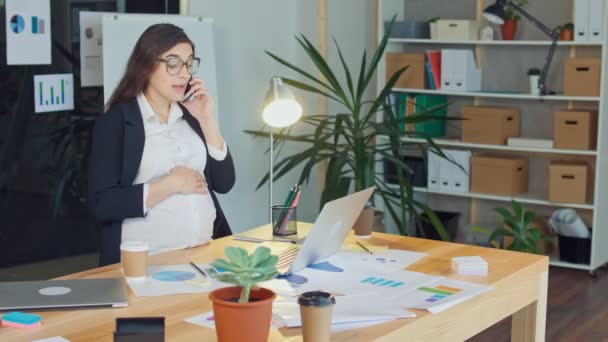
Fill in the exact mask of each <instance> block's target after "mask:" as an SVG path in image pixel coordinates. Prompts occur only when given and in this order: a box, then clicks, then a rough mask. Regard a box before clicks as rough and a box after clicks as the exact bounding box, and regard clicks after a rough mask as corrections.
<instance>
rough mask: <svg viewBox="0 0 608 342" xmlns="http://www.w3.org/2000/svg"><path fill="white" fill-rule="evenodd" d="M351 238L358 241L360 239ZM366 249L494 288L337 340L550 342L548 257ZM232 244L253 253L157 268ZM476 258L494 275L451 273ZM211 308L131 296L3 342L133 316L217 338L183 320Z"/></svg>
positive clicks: (56, 318) (85, 333) (439, 248)
mask: <svg viewBox="0 0 608 342" xmlns="http://www.w3.org/2000/svg"><path fill="white" fill-rule="evenodd" d="M298 228H299V229H301V230H306V229H309V228H310V225H309V224H304V223H300V224H299V225H298ZM252 234H253V235H257V236H259V237H269V236H270V235H271V233H270V227H269V226H264V227H260V228H258V229H257V230H256V231H254V232H252ZM348 239H349V240H351V241H352V240H353V236H352V235H351V236H349V237H348ZM367 243H369V244H377V245H388V246H390V247H391V248H399V249H407V250H411V251H417V252H426V253H428V254H429V255H428V256H427V257H425V258H424V259H422V260H420V261H419V262H418V263H416V264H413V265H411V266H410V267H409V268H408V269H409V270H412V271H417V272H424V273H427V274H433V275H442V276H448V277H450V278H455V279H462V280H467V281H472V282H477V283H481V284H487V285H491V286H493V287H494V289H493V290H491V291H488V292H486V293H484V294H482V295H480V296H477V297H475V298H473V299H471V300H468V301H465V302H463V303H461V304H459V305H456V306H455V307H453V308H451V309H448V310H446V311H444V312H442V313H440V314H437V315H432V314H429V313H427V312H426V311H424V310H413V311H415V312H416V314H417V315H418V316H417V317H416V318H411V319H401V320H395V321H391V322H388V323H386V324H381V325H376V326H373V327H368V328H364V329H359V330H354V331H346V332H342V333H339V334H335V335H334V336H333V338H332V341H371V340H375V341H378V340H380V341H392V340H399V341H450V342H452V341H462V340H465V339H467V338H469V337H472V336H474V335H475V334H477V333H478V332H480V331H483V330H484V329H486V328H488V327H490V326H492V325H493V324H494V323H497V322H499V321H500V320H502V319H504V318H506V317H509V316H512V321H513V328H512V337H511V339H512V340H513V341H544V338H545V318H546V308H547V277H548V267H549V266H548V259H547V258H546V257H544V256H537V255H532V254H523V253H514V252H508V251H504V250H497V249H488V248H481V247H474V246H467V245H460V244H454V243H445V242H438V241H431V240H423V239H415V238H408V237H401V236H395V235H387V234H377V233H374V235H373V236H372V237H371V238H370V239H369V240H368V241H367ZM227 245H239V246H243V247H250V246H252V243H251V242H241V241H234V240H232V238H230V237H228V238H224V239H220V240H216V241H213V243H211V244H208V245H205V246H201V247H197V248H193V249H190V250H185V251H175V252H167V253H163V254H160V255H155V256H153V257H152V258H151V264H153V265H161V264H183V263H187V262H188V260H189V259H192V260H194V261H197V262H210V261H212V260H213V259H215V258H216V257H219V256H223V251H224V247H226V246H227ZM469 255H480V256H482V257H483V258H484V259H486V260H487V261H488V263H489V272H490V273H489V275H488V276H487V277H480V276H457V275H454V274H453V273H452V272H451V271H450V258H451V257H454V256H469ZM119 269H120V265H119V264H116V265H110V266H106V267H102V268H97V269H93V270H90V271H86V272H81V273H77V274H73V275H69V276H66V277H63V278H62V279H78V278H103V277H117V276H120V270H119ZM209 310H211V303H210V302H209V300H208V298H207V294H206V293H204V294H185V295H173V296H163V297H140V298H138V297H135V296H134V295H133V294H132V293H131V292H129V307H127V308H121V309H95V310H79V311H47V312H38V314H40V315H42V317H43V319H42V320H43V323H42V328H39V329H35V330H33V331H21V330H15V329H12V328H0V340H1V341H4V342H6V341H30V340H32V339H38V338H46V337H51V336H63V337H65V338H67V339H69V340H70V341H73V342H76V341H110V340H112V334H113V332H114V328H115V319H116V318H117V317H132V316H165V317H166V321H165V322H166V338H167V340H168V341H195V340H199V341H202V340H204V341H207V340H215V331H213V330H211V329H207V328H202V327H199V326H195V325H192V324H189V323H186V322H184V319H185V318H188V317H192V316H195V315H198V314H201V313H203V312H207V311H209ZM235 328H238V322H235ZM270 340H271V341H284V340H287V341H298V340H301V335H300V329H281V330H279V331H274V332H271V336H270Z"/></svg>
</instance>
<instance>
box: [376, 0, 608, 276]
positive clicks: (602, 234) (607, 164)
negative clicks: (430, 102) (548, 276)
mask: <svg viewBox="0 0 608 342" xmlns="http://www.w3.org/2000/svg"><path fill="white" fill-rule="evenodd" d="M540 1H545V2H547V6H549V5H550V2H551V1H552V0H540ZM484 5H486V1H484V0H477V4H476V11H477V13H475V16H476V18H478V20H479V19H480V18H481V12H482V11H483V9H484ZM604 9H605V15H604V17H605V18H608V0H607V6H605V8H604ZM404 11H405V6H404V1H403V0H378V12H377V25H378V27H377V32H378V36H377V38H378V42H379V41H380V39H381V38H382V36H383V34H384V22H385V21H388V20H390V18H391V17H392V16H393V15H394V14H397V20H403V18H404ZM421 19H423V20H424V19H426V18H421ZM550 44H551V42H550V41H547V40H513V41H502V40H495V41H481V40H460V41H448V40H430V39H398V38H391V39H389V44H388V46H387V50H386V51H387V52H399V51H407V50H408V48H416V47H417V48H420V47H425V46H427V45H432V48H433V49H437V48H440V47H438V46H442V45H443V46H445V47H446V48H454V46H456V45H464V46H465V47H469V48H473V49H475V52H476V54H477V55H478V56H479V55H481V56H482V58H483V53H484V51H485V50H486V49H492V48H501V47H509V50H506V51H504V52H501V53H504V54H514V56H517V53H518V51H526V50H527V49H533V48H534V49H537V48H539V47H540V48H547V49H548V48H549V46H550ZM563 49H568V50H566V51H568V52H569V54H570V56H571V57H575V56H577V52H578V51H579V50H580V49H586V51H587V52H588V51H589V50H590V51H595V55H600V54H601V61H602V66H601V67H602V75H601V80H602V81H601V91H600V96H598V97H588V96H584V97H583V96H563V95H548V96H535V95H530V94H526V93H514V92H509V89H505V92H453V91H441V90H430V89H409V88H394V89H393V91H395V92H404V93H414V94H429V95H445V96H449V97H468V98H471V99H472V100H473V103H474V104H476V105H477V104H480V103H481V102H482V101H492V100H494V99H500V100H507V101H513V104H512V105H513V106H518V105H520V104H521V105H523V104H524V103H530V102H532V101H538V102H539V103H543V102H545V101H546V102H547V106H548V107H549V105H550V104H555V103H557V104H560V103H563V104H564V106H567V107H568V108H573V107H574V108H576V107H577V106H579V105H580V104H582V105H584V108H596V109H597V110H598V125H597V129H598V134H597V139H598V140H597V148H596V150H595V151H583V150H564V149H545V148H524V147H514V146H503V145H484V144H472V143H464V142H461V141H457V140H450V139H447V138H446V139H435V143H437V144H438V145H439V146H445V147H450V148H457V149H469V150H488V151H500V152H512V153H517V154H527V155H529V156H530V158H534V157H535V156H537V155H540V156H543V157H545V156H549V157H550V158H551V159H559V158H566V159H571V158H575V159H576V158H586V160H589V159H590V160H593V161H594V162H595V175H594V176H595V177H594V180H595V181H594V189H593V191H594V198H593V202H592V203H593V204H591V203H589V204H572V203H553V202H549V201H548V200H547V199H546V196H544V195H541V194H521V195H518V196H515V197H509V196H497V195H488V194H480V193H472V192H466V193H457V192H439V191H433V190H429V189H427V188H425V187H415V188H414V191H415V193H417V194H422V195H425V194H426V195H433V196H442V197H446V199H449V198H465V199H469V200H470V201H471V207H475V208H478V207H479V205H478V204H475V205H473V202H475V203H479V201H500V202H510V201H511V200H513V199H515V200H517V201H519V202H521V203H524V204H528V205H535V206H540V207H547V208H564V207H565V208H574V209H580V210H584V211H587V212H589V213H590V215H591V216H590V217H592V220H591V222H592V224H591V226H592V241H591V261H590V263H589V264H573V263H568V262H563V261H560V260H559V259H557V258H556V257H554V256H552V257H551V258H550V264H551V265H554V266H560V267H568V268H573V269H581V270H587V271H590V272H594V271H595V270H596V269H598V268H599V267H600V266H602V265H604V264H606V263H607V262H608V248H606V247H605V246H606V245H608V210H607V209H608V24H605V25H604V39H603V41H600V42H577V41H568V42H565V41H560V42H559V43H558V50H559V51H562V50H563ZM501 51H502V50H501ZM584 55H587V53H585V54H584ZM506 68H508V66H505V69H506ZM559 70H560V69H559V67H557V66H556V62H555V61H554V64H553V66H552V73H555V72H559ZM384 74H385V63H384V58H383V59H382V60H381V62H380V64H379V68H378V78H377V93H379V92H380V90H381V89H382V88H383V87H384V85H385V82H386V80H385V76H384ZM483 74H484V72H483V70H482V77H483ZM547 111H550V109H547ZM526 114H527V113H525V112H524V113H522V115H526ZM377 120H383V114H381V113H380V114H378V116H377ZM522 122H523V120H522ZM379 139H383V137H380V138H379ZM403 140H404V141H405V142H409V143H414V144H426V141H425V140H424V139H416V138H409V137H404V138H403ZM378 170H379V171H382V166H379V169H378ZM543 181H545V180H543ZM379 206H380V207H381V206H382V202H381V201H379ZM471 211H472V212H473V209H471ZM472 216H473V215H472Z"/></svg>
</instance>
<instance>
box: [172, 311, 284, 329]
mask: <svg viewBox="0 0 608 342" xmlns="http://www.w3.org/2000/svg"><path fill="white" fill-rule="evenodd" d="M184 321H186V322H188V323H190V324H194V325H198V326H199V327H204V328H209V329H215V319H214V317H213V311H209V312H205V313H204V314H200V315H196V316H193V317H190V318H186V319H185V320H184ZM281 327H283V322H282V320H281V319H280V317H275V315H273V317H272V321H271V323H270V330H276V329H279V328H281Z"/></svg>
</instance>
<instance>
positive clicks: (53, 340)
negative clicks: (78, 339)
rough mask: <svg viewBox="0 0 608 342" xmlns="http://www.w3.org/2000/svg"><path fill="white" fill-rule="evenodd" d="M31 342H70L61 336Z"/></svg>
mask: <svg viewBox="0 0 608 342" xmlns="http://www.w3.org/2000/svg"><path fill="white" fill-rule="evenodd" d="M32 342H70V340H68V339H67V338H64V337H61V336H55V337H49V338H43V339H41V340H33V341H32Z"/></svg>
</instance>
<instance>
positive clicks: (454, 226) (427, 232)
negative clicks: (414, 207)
mask: <svg viewBox="0 0 608 342" xmlns="http://www.w3.org/2000/svg"><path fill="white" fill-rule="evenodd" d="M435 214H436V215H437V217H438V218H439V221H441V224H443V228H445V230H446V231H447V233H448V235H450V241H453V240H454V238H455V237H456V235H457V234H458V220H459V219H460V213H454V212H449V211H435ZM420 216H421V218H422V219H421V221H420V222H418V224H417V225H416V236H418V237H421V238H424V239H430V240H441V237H440V236H439V233H437V230H436V229H435V226H433V225H432V224H431V223H430V222H429V218H428V216H427V215H426V214H422V215H420Z"/></svg>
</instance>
